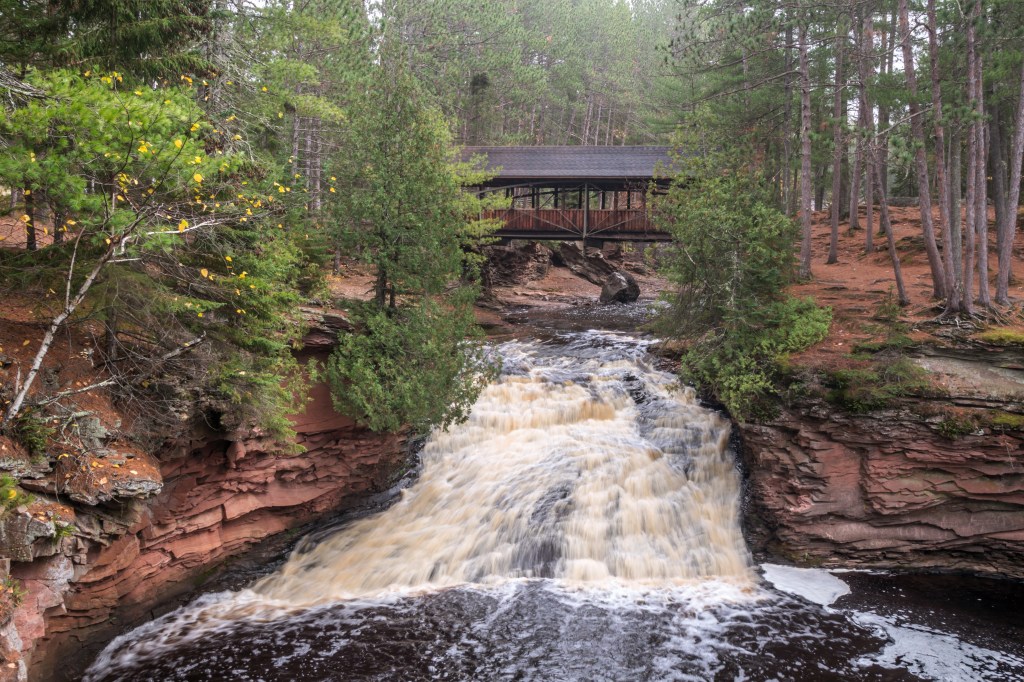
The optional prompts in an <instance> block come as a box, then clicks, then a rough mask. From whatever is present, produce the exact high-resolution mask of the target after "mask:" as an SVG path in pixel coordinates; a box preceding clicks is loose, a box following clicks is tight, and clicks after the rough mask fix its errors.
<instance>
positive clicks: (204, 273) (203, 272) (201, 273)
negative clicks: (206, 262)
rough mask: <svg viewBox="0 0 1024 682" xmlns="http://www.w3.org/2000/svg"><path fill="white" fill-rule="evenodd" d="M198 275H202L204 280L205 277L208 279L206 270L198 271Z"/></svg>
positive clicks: (208, 273) (208, 272)
mask: <svg viewBox="0 0 1024 682" xmlns="http://www.w3.org/2000/svg"><path fill="white" fill-rule="evenodd" d="M199 274H200V275H202V276H203V277H204V278H205V277H209V276H210V271H209V270H207V269H206V268H203V269H202V270H200V271H199Z"/></svg>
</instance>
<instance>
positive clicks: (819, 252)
mask: <svg viewBox="0 0 1024 682" xmlns="http://www.w3.org/2000/svg"><path fill="white" fill-rule="evenodd" d="M860 215H861V220H860V222H861V225H862V226H863V225H864V211H863V209H862V210H861V214H860ZM890 218H891V220H892V224H893V230H894V233H895V237H896V243H897V252H898V253H899V257H900V264H901V268H902V272H903V281H904V284H905V285H906V289H907V295H908V297H909V298H910V305H908V306H906V307H905V308H903V310H902V313H901V322H904V323H905V324H907V325H909V327H910V330H911V332H910V336H911V338H913V339H915V340H918V341H924V340H927V339H928V338H929V337H933V336H935V335H939V336H941V335H943V333H944V332H946V331H950V328H951V327H956V328H958V329H957V331H958V332H959V331H964V330H966V331H970V330H972V329H981V328H983V327H984V326H985V325H986V324H987V323H988V322H989V320H986V318H985V317H984V316H982V317H979V319H977V320H972V321H962V320H961V321H956V320H949V321H940V320H938V319H937V318H938V317H939V315H940V314H941V312H942V304H941V302H940V301H936V300H934V299H932V280H931V271H930V269H929V266H928V258H927V255H926V254H925V252H924V247H923V243H922V240H921V238H920V235H921V212H920V209H919V208H917V207H894V208H890ZM994 218H995V216H994V214H993V212H992V211H991V210H990V212H989V220H990V228H989V229H990V238H991V239H990V248H989V266H990V274H991V276H990V284H991V289H990V291H992V292H993V294H994V292H995V269H996V250H995V230H994V227H992V223H994ZM877 220H878V212H877V211H875V221H876V224H875V227H876V234H875V239H874V242H875V246H876V251H875V252H874V253H871V254H868V253H865V252H864V237H865V232H864V229H863V227H862V228H861V229H860V230H858V231H857V232H855V233H854V234H850V233H849V222H848V221H843V222H841V223H840V228H839V245H838V246H839V248H838V256H839V258H838V262H837V263H835V264H833V265H826V264H825V261H826V260H827V257H828V247H829V233H830V227H829V215H828V212H825V211H822V212H818V213H815V215H814V222H813V237H812V274H813V277H812V279H811V281H809V282H807V283H803V284H797V285H795V286H793V287H792V288H791V290H792V293H793V294H794V295H796V296H811V297H813V298H814V299H815V300H816V301H817V302H818V303H819V304H820V305H827V306H831V307H832V310H833V324H832V329H831V331H830V333H829V336H828V338H826V339H825V340H824V341H822V342H821V343H820V344H818V345H816V346H814V347H812V348H810V349H808V350H807V351H805V352H804V353H802V354H800V355H799V362H800V363H801V364H802V365H804V366H818V367H824V366H829V365H833V364H834V363H836V362H839V361H841V359H842V358H844V357H845V356H847V355H848V354H849V353H850V348H851V346H852V345H853V344H855V343H858V342H862V341H869V340H876V339H878V338H879V333H880V332H879V324H878V320H877V319H876V316H877V314H878V312H879V308H880V307H881V306H882V305H883V304H885V303H886V302H888V301H894V300H895V296H896V294H895V289H896V280H895V278H894V277H893V273H892V263H891V260H890V257H889V252H888V249H887V246H886V239H885V237H884V236H879V235H878V234H877ZM935 223H936V224H938V214H937V211H936V215H935ZM937 239H938V240H939V242H940V244H939V248H940V250H941V235H938V236H937ZM1014 246H1015V248H1014V260H1013V277H1012V278H1011V286H1010V298H1011V301H1012V304H1013V305H1012V307H1011V310H1010V311H1009V312H1007V313H1006V314H1005V315H1003V319H1002V320H1000V324H1006V323H1008V325H1009V326H1011V327H1015V328H1017V329H1018V330H1024V316H1022V305H1024V232H1022V231H1021V230H1018V232H1017V238H1016V242H1015V245H1014ZM1004 312H1005V311H1004Z"/></svg>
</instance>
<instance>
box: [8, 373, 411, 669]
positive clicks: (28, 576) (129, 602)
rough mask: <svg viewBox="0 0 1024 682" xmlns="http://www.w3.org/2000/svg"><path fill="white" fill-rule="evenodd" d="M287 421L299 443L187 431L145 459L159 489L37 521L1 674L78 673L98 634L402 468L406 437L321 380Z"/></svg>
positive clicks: (17, 569)
mask: <svg viewBox="0 0 1024 682" xmlns="http://www.w3.org/2000/svg"><path fill="white" fill-rule="evenodd" d="M295 424H296V430H297V432H298V434H299V437H298V443H299V445H301V446H303V447H304V448H305V451H304V452H302V453H301V454H291V453H289V452H285V451H282V448H281V446H280V444H277V443H274V442H272V441H270V440H267V439H261V438H258V437H252V436H249V437H239V438H236V439H231V440H229V439H228V438H229V437H228V436H226V435H225V434H218V433H214V432H209V433H204V434H195V435H193V436H192V437H191V438H190V439H188V440H182V441H180V442H176V443H173V444H171V445H170V446H169V447H168V448H167V449H166V450H165V451H163V452H161V453H160V455H159V456H158V457H156V458H152V459H151V460H148V459H147V462H152V464H153V465H154V466H155V467H156V468H157V469H158V470H159V475H158V476H155V477H154V476H151V477H150V478H154V479H159V480H162V487H159V486H158V489H159V493H157V494H156V495H155V496H153V497H149V498H148V499H139V498H137V497H136V498H123V497H122V498H117V497H115V498H113V499H112V500H111V501H107V503H106V504H102V505H100V506H97V507H95V508H90V509H86V510H83V509H82V508H78V509H77V510H76V511H77V514H76V516H75V518H74V524H75V529H76V530H75V533H74V534H73V535H69V536H67V537H60V535H59V534H58V535H57V537H54V534H53V533H52V529H50V530H51V532H49V533H46V532H43V531H46V530H47V529H46V528H42V527H41V526H40V527H41V529H40V530H39V532H38V533H36V535H38V539H37V538H35V537H27V540H28V545H27V546H28V547H29V548H30V551H31V552H32V553H33V555H34V559H33V560H31V561H27V559H29V558H30V557H27V556H24V557H19V558H20V559H21V560H20V561H15V562H14V563H13V564H12V565H11V567H10V572H11V575H12V576H13V577H14V578H16V579H17V580H18V581H20V583H21V586H22V587H23V588H24V589H25V590H27V594H26V595H25V598H24V599H23V603H22V605H21V606H20V607H19V608H18V609H17V611H16V612H15V614H14V618H13V620H12V621H11V622H10V623H8V624H7V626H6V627H5V628H4V629H3V631H2V632H0V644H4V645H5V647H4V648H5V650H3V651H0V654H2V655H4V657H5V658H6V661H5V662H4V663H3V665H2V667H0V680H5V679H24V678H25V675H26V671H27V676H28V678H29V679H30V680H62V679H69V680H70V679H77V678H78V675H79V673H80V671H81V670H82V668H83V667H84V664H86V663H87V662H88V660H89V659H90V658H91V656H92V655H94V653H95V652H96V651H97V650H98V648H100V647H101V646H102V645H103V643H105V641H107V640H109V639H110V638H111V637H113V636H114V635H116V634H118V633H119V632H120V631H121V630H122V629H123V628H124V627H126V626H128V625H130V624H132V623H135V622H138V621H140V620H143V619H145V618H147V617H150V616H151V615H153V613H154V609H157V608H159V606H160V605H161V604H165V603H167V602H168V601H169V600H172V599H174V598H175V597H176V596H179V595H184V594H187V593H189V592H191V591H193V590H194V589H195V588H196V587H197V586H198V585H199V584H200V583H201V582H202V578H203V576H204V575H205V574H207V573H209V572H210V571H211V570H212V569H213V568H214V567H216V566H217V565H218V563H220V562H222V561H223V560H225V559H226V558H228V557H230V556H232V555H235V554H238V553H239V552H241V551H243V550H245V549H246V548H248V547H250V546H252V545H253V544H255V543H257V542H259V541H260V540H263V539H264V538H267V537H269V536H271V535H274V534H276V533H280V532H282V531H284V530H287V529H289V528H295V527H297V526H300V525H302V524H304V523H307V522H309V521H311V520H313V519H315V518H317V517H319V516H322V515H324V514H327V513H330V512H333V511H336V510H340V509H343V508H345V507H347V506H350V505H352V504H354V503H356V502H358V501H359V500H360V499H363V498H365V497H366V495H368V494H371V493H374V492H378V491H382V490H385V489H387V488H388V487H389V486H390V485H391V484H392V482H393V480H394V478H395V477H396V476H397V474H399V473H400V472H401V470H403V469H404V466H405V459H406V448H405V444H404V443H403V438H402V437H400V436H393V435H376V434H372V433H369V432H366V431H365V430H363V429H361V428H359V427H357V426H355V425H354V424H353V422H352V421H351V420H349V419H347V418H346V417H343V416H341V415H338V414H336V413H335V412H334V410H333V409H332V407H331V402H330V397H329V394H328V390H327V387H326V386H324V385H317V386H314V387H313V390H312V395H311V402H310V403H309V405H308V408H307V410H306V412H305V413H304V414H302V415H299V416H298V417H296V418H295ZM133 461H135V460H133ZM108 466H109V465H108ZM130 466H133V467H137V466H138V465H136V464H131V465H130ZM135 471H139V469H138V468H136V469H135ZM111 478H112V477H111ZM28 516H31V514H28ZM36 516H37V517H38V518H37V519H36V520H35V521H34V523H35V524H36V525H40V524H43V525H45V518H44V517H43V516H42V515H40V514H38V513H37V514H36ZM29 525H31V523H30V524H29ZM26 530H29V531H30V530H31V529H30V528H28V529H26ZM19 659H21V660H19Z"/></svg>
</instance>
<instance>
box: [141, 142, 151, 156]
mask: <svg viewBox="0 0 1024 682" xmlns="http://www.w3.org/2000/svg"><path fill="white" fill-rule="evenodd" d="M148 151H149V147H147V146H146V145H144V144H140V145H139V153H140V154H145V153H146V152H148Z"/></svg>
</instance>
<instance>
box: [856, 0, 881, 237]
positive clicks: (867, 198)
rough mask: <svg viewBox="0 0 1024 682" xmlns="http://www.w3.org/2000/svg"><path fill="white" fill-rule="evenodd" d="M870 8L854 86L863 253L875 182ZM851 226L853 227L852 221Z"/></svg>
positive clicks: (871, 226)
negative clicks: (860, 167)
mask: <svg viewBox="0 0 1024 682" xmlns="http://www.w3.org/2000/svg"><path fill="white" fill-rule="evenodd" d="M872 11H874V8H873V7H871V6H868V7H865V8H864V16H863V23H862V33H861V39H860V48H861V49H860V52H859V53H858V55H857V76H858V80H859V81H860V83H859V85H858V88H857V93H858V96H859V98H860V114H859V115H858V117H857V125H858V126H859V127H860V129H861V134H860V139H859V140H857V159H858V161H859V160H860V159H861V158H862V157H863V159H864V222H865V223H866V228H867V229H866V230H865V234H864V251H865V252H866V253H874V252H875V244H874V237H875V235H874V229H875V225H874V222H875V221H874V210H875V206H874V203H875V191H874V189H875V183H874V181H873V173H874V170H873V165H872V163H871V161H870V158H869V156H868V155H869V154H870V153H871V145H872V143H873V141H874V132H875V131H874V127H875V113H874V110H873V109H870V108H869V107H868V89H867V79H868V76H867V74H868V68H869V67H868V65H869V64H870V63H871V62H869V61H868V60H869V59H870V58H871V56H872V52H873V51H874V49H875V32H874V26H873V24H872V21H871V12H872ZM865 148H866V149H867V153H865V151H864V150H865ZM850 227H851V228H852V227H853V224H852V221H851V224H850Z"/></svg>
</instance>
